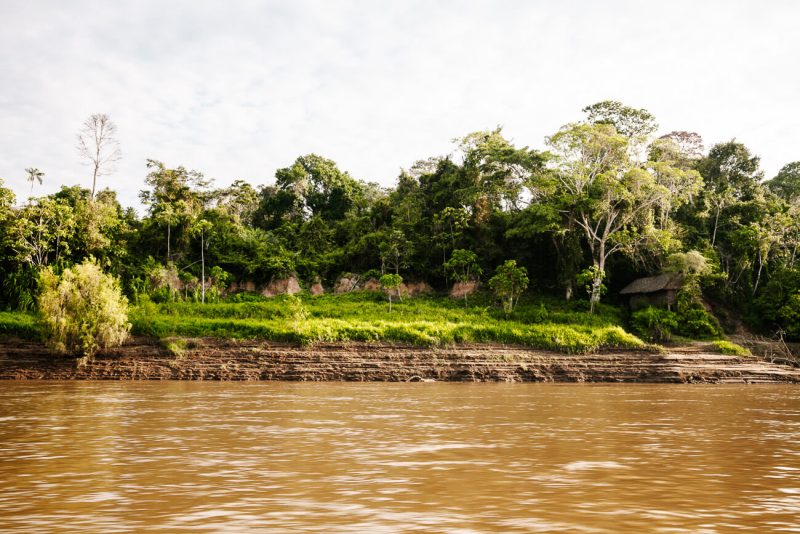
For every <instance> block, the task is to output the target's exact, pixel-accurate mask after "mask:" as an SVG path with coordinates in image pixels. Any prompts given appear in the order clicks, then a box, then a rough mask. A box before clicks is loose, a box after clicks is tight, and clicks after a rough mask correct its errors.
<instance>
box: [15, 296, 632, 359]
mask: <svg viewBox="0 0 800 534" xmlns="http://www.w3.org/2000/svg"><path fill="white" fill-rule="evenodd" d="M469 304H470V305H469V307H467V308H465V307H464V303H463V301H457V300H452V299H449V298H446V297H414V298H405V299H404V300H403V301H402V302H397V301H396V302H395V304H394V306H393V310H392V312H391V313H389V311H388V302H387V301H386V297H385V296H384V295H382V294H381V293H370V292H356V293H349V294H344V295H321V296H316V297H312V296H308V295H304V296H302V297H289V296H281V297H274V298H270V299H265V298H262V297H258V296H255V295H237V296H234V297H233V298H231V299H228V300H227V301H225V302H220V303H212V304H205V305H203V304H199V303H192V302H173V303H163V304H155V303H152V302H149V301H145V302H143V303H141V304H140V305H139V306H133V307H132V308H131V312H130V317H129V319H130V321H131V323H132V324H133V333H134V334H136V335H145V336H153V337H157V338H160V339H168V338H169V339H172V338H181V337H184V338H185V337H207V336H208V337H217V338H229V339H264V340H270V341H280V342H288V343H296V344H300V345H306V346H308V345H313V344H315V343H320V342H348V341H359V342H394V343H409V344H413V345H420V346H442V345H449V344H457V343H506V344H515V345H524V346H528V347H532V348H538V349H547V350H555V351H559V352H565V353H570V354H578V353H587V352H593V351H597V350H602V349H613V348H623V349H641V348H644V347H645V346H646V345H645V343H643V342H642V341H641V340H640V339H639V338H638V337H636V336H634V335H632V334H630V333H628V332H626V331H625V330H624V328H623V327H622V324H623V321H622V315H621V312H620V310H619V309H617V308H614V307H612V306H601V307H600V310H599V313H597V314H594V315H592V314H590V313H589V312H588V307H587V305H586V304H587V303H584V302H571V303H566V302H563V301H558V300H555V299H552V300H551V299H547V298H530V299H529V300H527V301H525V300H523V302H522V303H521V304H520V305H519V307H518V308H517V309H516V310H515V311H514V313H513V314H512V316H511V318H510V319H505V318H504V316H503V312H502V310H500V309H499V308H497V307H494V306H492V302H491V300H490V299H489V297H487V296H485V295H483V296H481V295H478V296H475V297H474V298H471V300H470V302H469ZM3 334H5V335H16V336H19V337H25V338H29V339H36V338H37V337H38V335H39V334H38V326H37V320H36V316H35V315H29V314H24V313H11V312H0V335H3ZM178 348H180V347H178ZM179 352H182V351H179Z"/></svg>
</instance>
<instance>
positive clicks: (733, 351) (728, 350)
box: [711, 339, 753, 356]
mask: <svg viewBox="0 0 800 534" xmlns="http://www.w3.org/2000/svg"><path fill="white" fill-rule="evenodd" d="M711 344H712V345H714V348H716V349H717V351H718V352H720V353H722V354H728V355H730V356H752V355H753V354H752V353H751V352H750V350H749V349H746V348H744V347H742V346H741V345H737V344H736V343H732V342H730V341H725V340H722V339H721V340H718V341H714V342H712V343H711Z"/></svg>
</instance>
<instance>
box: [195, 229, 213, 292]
mask: <svg viewBox="0 0 800 534" xmlns="http://www.w3.org/2000/svg"><path fill="white" fill-rule="evenodd" d="M210 229H211V223H210V222H208V221H207V220H205V219H200V220H199V221H197V222H196V223H195V225H194V228H193V232H194V233H195V234H200V269H201V270H200V273H201V274H200V281H201V285H200V287H201V288H202V289H201V291H202V292H201V295H202V296H201V299H200V301H201V302H202V303H203V304H205V303H206V233H207V232H208V231H209V230H210Z"/></svg>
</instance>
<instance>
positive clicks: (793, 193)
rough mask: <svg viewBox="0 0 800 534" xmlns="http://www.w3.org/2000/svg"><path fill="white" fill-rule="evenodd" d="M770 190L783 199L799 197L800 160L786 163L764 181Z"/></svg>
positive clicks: (790, 199)
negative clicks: (770, 177)
mask: <svg viewBox="0 0 800 534" xmlns="http://www.w3.org/2000/svg"><path fill="white" fill-rule="evenodd" d="M765 185H766V186H767V187H768V188H769V190H770V191H772V192H773V193H775V194H776V195H778V196H779V197H781V198H782V199H784V200H789V201H792V200H796V199H798V198H800V161H793V162H792V163H787V164H786V165H784V166H783V167H781V170H780V171H778V174H776V175H775V177H774V178H773V179H772V180H769V181H767V182H766V183H765Z"/></svg>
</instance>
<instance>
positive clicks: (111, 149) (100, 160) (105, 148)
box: [78, 113, 122, 200]
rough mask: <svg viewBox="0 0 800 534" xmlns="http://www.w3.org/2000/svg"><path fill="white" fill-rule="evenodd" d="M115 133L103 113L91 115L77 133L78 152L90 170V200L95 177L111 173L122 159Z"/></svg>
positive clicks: (114, 127)
mask: <svg viewBox="0 0 800 534" xmlns="http://www.w3.org/2000/svg"><path fill="white" fill-rule="evenodd" d="M116 133H117V127H116V125H115V124H114V123H113V122H111V119H110V118H109V117H108V115H106V114H105V113H95V114H94V115H91V116H90V117H89V118H88V119H86V120H85V121H84V122H83V125H82V126H81V129H80V130H79V131H78V152H79V153H80V155H81V157H82V158H84V159H85V160H86V161H87V165H89V166H90V167H91V168H92V200H94V193H95V189H96V187H97V177H98V176H103V175H106V174H109V173H111V172H112V171H113V170H114V163H115V162H117V161H119V159H120V158H121V157H122V153H121V152H120V150H119V142H118V141H117V138H116Z"/></svg>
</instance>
